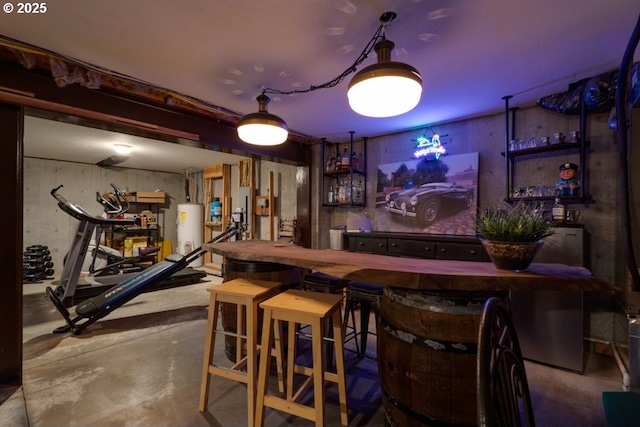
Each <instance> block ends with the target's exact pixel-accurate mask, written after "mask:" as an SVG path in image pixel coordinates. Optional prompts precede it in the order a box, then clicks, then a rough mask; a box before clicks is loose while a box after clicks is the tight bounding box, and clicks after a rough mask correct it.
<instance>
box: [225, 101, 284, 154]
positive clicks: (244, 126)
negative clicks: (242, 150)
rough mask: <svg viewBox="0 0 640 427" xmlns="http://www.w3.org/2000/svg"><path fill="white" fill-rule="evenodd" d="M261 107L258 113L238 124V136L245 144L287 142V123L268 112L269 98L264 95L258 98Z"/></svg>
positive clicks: (248, 116) (248, 115) (250, 115)
mask: <svg viewBox="0 0 640 427" xmlns="http://www.w3.org/2000/svg"><path fill="white" fill-rule="evenodd" d="M256 101H258V105H259V106H260V107H259V108H260V109H259V110H258V112H257V113H251V114H247V115H246V116H244V117H243V118H242V119H241V120H240V122H238V136H239V137H240V139H241V140H243V141H244V142H247V143H249V144H254V145H279V144H282V143H283V142H285V141H286V140H287V137H288V136H289V131H288V129H287V123H286V122H285V121H284V120H282V119H281V118H280V117H278V116H276V115H275V114H271V113H269V112H268V111H267V104H269V101H270V99H269V97H268V96H267V95H265V94H264V93H263V94H262V95H258V97H257V98H256Z"/></svg>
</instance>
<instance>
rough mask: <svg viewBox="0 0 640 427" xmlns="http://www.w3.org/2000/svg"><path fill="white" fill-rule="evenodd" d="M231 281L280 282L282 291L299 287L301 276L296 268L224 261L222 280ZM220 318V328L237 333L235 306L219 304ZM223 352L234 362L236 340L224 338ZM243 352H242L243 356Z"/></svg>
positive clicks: (228, 336) (260, 316)
mask: <svg viewBox="0 0 640 427" xmlns="http://www.w3.org/2000/svg"><path fill="white" fill-rule="evenodd" d="M233 279H255V280H269V281H273V282H280V283H282V284H283V289H285V288H288V287H298V286H300V280H301V274H300V270H299V269H298V268H297V267H291V266H289V265H284V264H278V263H271V262H251V261H242V260H234V259H225V263H224V271H223V280H224V281H225V282H228V281H229V280H233ZM220 312H221V314H220V316H221V318H222V328H223V329H224V330H225V331H227V332H231V333H234V334H235V333H237V327H236V325H237V318H238V317H237V306H236V304H231V303H221V304H220ZM258 315H259V317H258V336H261V331H262V311H259V312H258ZM224 341H225V346H224V352H225V355H226V356H227V358H228V359H229V360H231V361H232V362H235V361H236V338H235V337H233V336H231V335H226V336H225V340H224ZM244 354H245V352H244V351H243V355H244Z"/></svg>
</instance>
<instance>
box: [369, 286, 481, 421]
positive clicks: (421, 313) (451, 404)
mask: <svg viewBox="0 0 640 427" xmlns="http://www.w3.org/2000/svg"><path fill="white" fill-rule="evenodd" d="M489 296H490V295H487V294H486V293H460V292H449V293H446V292H443V293H438V292H425V291H413V290H406V289H397V288H391V287H386V288H385V290H384V295H383V297H382V300H381V306H380V326H379V327H378V374H379V377H380V386H381V389H382V401H383V406H384V412H385V418H386V420H385V423H386V424H387V425H388V426H391V427H401V426H402V427H417V426H420V427H422V426H475V425H477V412H476V411H477V404H476V382H477V380H476V357H477V349H478V329H479V326H480V316H481V314H482V307H483V305H484V302H485V301H486V300H487V298H488V297H489Z"/></svg>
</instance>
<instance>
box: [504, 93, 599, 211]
mask: <svg viewBox="0 0 640 427" xmlns="http://www.w3.org/2000/svg"><path fill="white" fill-rule="evenodd" d="M511 98H512V97H511V96H505V97H503V98H502V99H503V100H504V102H505V147H504V151H503V152H502V155H503V156H504V158H505V170H506V172H505V173H506V177H507V194H506V197H505V201H507V202H510V203H511V202H517V201H525V202H533V201H547V200H548V201H553V200H554V199H555V198H556V197H561V199H562V202H563V203H585V202H587V201H588V200H590V199H591V196H590V195H589V194H588V192H587V182H586V179H585V178H586V175H585V170H586V154H587V146H588V145H589V141H588V140H587V138H586V106H585V104H584V102H583V103H582V109H581V113H580V130H579V133H578V134H577V135H576V136H575V137H574V138H573V140H572V138H569V140H568V141H567V139H566V137H565V138H559V140H558V141H554V138H552V139H551V140H550V141H547V142H543V143H541V142H540V141H538V144H537V145H536V146H533V147H530V146H526V147H524V148H523V147H514V146H513V144H512V143H511V141H513V140H515V114H516V110H517V109H515V108H514V109H510V108H509V99H511ZM509 114H511V124H510V123H509ZM568 153H575V154H577V158H578V161H579V166H580V169H579V171H580V173H579V175H580V176H579V179H580V188H579V189H578V190H577V194H573V195H562V196H557V195H556V194H555V191H549V190H550V188H549V187H547V188H546V189H545V190H540V189H539V188H540V187H522V188H520V187H516V186H515V185H514V182H515V177H516V174H517V166H518V164H519V163H520V162H526V161H528V160H531V159H533V158H537V157H540V156H543V155H544V156H545V157H548V158H549V159H550V161H551V159H556V161H557V158H556V157H555V155H556V154H557V155H558V158H563V159H564V158H566V155H567V154H568Z"/></svg>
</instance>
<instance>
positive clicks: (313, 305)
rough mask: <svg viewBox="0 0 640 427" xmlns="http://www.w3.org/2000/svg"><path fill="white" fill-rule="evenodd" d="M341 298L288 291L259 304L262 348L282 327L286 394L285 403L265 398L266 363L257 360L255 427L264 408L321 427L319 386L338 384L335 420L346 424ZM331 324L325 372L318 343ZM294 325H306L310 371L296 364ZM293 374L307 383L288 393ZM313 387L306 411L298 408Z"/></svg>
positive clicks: (322, 393) (322, 399)
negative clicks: (329, 363) (330, 359)
mask: <svg viewBox="0 0 640 427" xmlns="http://www.w3.org/2000/svg"><path fill="white" fill-rule="evenodd" d="M341 305H342V295H338V294H328V293H320V292H310V291H303V290H289V291H285V292H282V293H280V294H278V295H276V296H274V297H272V298H270V299H268V300H266V301H264V302H262V303H260V307H262V309H263V310H264V324H263V327H262V343H263V345H269V346H270V345H271V343H272V340H273V339H274V331H277V330H278V329H279V328H281V322H288V331H289V336H288V349H287V350H288V351H287V395H286V398H283V397H278V396H275V395H271V394H268V392H267V380H268V376H269V369H268V368H269V366H268V363H267V360H266V359H261V360H260V371H259V374H258V390H257V399H256V425H257V426H262V425H263V424H264V416H265V407H270V408H273V409H277V410H280V411H283V412H286V413H289V414H292V415H296V416H298V417H302V418H305V419H308V420H311V421H315V424H316V426H318V427H321V426H324V425H325V419H324V416H325V406H324V402H325V389H324V381H325V380H327V381H331V382H334V383H337V384H338V395H339V401H340V421H341V423H342V425H345V426H346V425H347V424H348V415H347V386H346V376H345V369H344V347H343V340H344V337H343V333H342V322H341V317H342V313H341ZM327 319H332V320H333V322H332V323H333V327H332V329H333V336H334V337H335V345H333V348H335V365H336V372H335V373H334V372H328V371H326V370H325V364H326V360H325V354H324V351H323V341H324V338H325V337H326V333H327V332H328V331H326V330H325V325H326V324H327V322H326V320H327ZM299 324H303V325H310V326H311V340H312V349H311V350H312V360H313V366H312V367H306V366H301V365H296V363H295V356H296V341H297V335H296V333H295V331H296V330H297V328H296V326H297V325H299ZM295 374H304V375H306V376H308V378H307V380H306V381H305V382H304V383H303V384H302V385H301V386H300V387H299V388H298V390H296V391H295V392H294V390H293V382H294V381H293V380H294V375H295ZM311 384H313V394H314V395H313V400H314V406H313V407H310V406H307V405H303V404H301V403H298V400H299V399H300V397H302V395H303V394H304V392H305V391H306V390H307V389H308V388H309V386H310V385H311Z"/></svg>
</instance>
